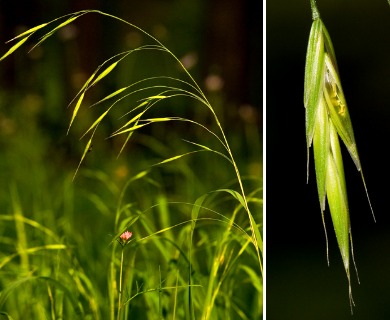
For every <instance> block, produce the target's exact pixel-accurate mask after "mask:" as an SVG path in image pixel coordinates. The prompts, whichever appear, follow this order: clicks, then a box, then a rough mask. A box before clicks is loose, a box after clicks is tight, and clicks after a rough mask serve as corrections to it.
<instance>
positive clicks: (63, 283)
mask: <svg viewBox="0 0 390 320" xmlns="http://www.w3.org/2000/svg"><path fill="white" fill-rule="evenodd" d="M86 14H100V15H103V16H105V17H108V18H110V19H113V20H114V21H115V22H120V23H123V24H125V25H126V26H128V27H129V28H133V29H135V30H137V31H138V32H139V33H141V34H142V35H143V36H144V37H145V38H146V39H148V40H149V43H147V44H144V45H141V46H139V47H137V48H134V49H131V50H127V51H123V52H121V53H118V54H115V55H113V56H112V57H110V58H108V59H106V60H105V61H103V63H101V64H100V65H99V66H98V67H97V69H96V70H95V71H94V72H93V73H92V75H91V76H90V77H89V78H88V79H87V81H86V82H85V83H84V85H83V86H82V87H81V89H80V90H79V92H78V93H77V94H76V96H75V97H74V99H73V100H72V101H71V103H70V104H69V106H73V111H72V114H71V118H70V121H69V126H68V129H67V132H68V134H71V133H72V129H73V128H74V127H75V126H77V120H80V123H81V124H83V125H85V124H86V123H87V122H86V120H85V119H87V120H88V119H92V120H91V122H90V123H88V124H86V128H85V129H82V130H83V131H82V134H81V138H82V139H86V143H85V146H84V148H83V151H82V155H81V159H80V161H79V163H78V166H77V167H76V168H74V173H73V174H67V175H65V177H64V179H58V180H57V182H56V183H55V184H54V185H51V184H50V183H48V184H46V185H44V184H41V185H40V186H39V188H42V189H43V190H42V194H41V196H42V197H41V198H40V199H45V200H43V201H42V203H41V205H40V206H38V207H36V208H33V207H32V206H31V203H29V201H28V200H29V199H28V197H27V198H24V197H20V196H19V193H20V192H19V191H18V186H17V185H15V186H14V187H12V188H11V189H10V199H11V201H10V205H9V208H8V210H5V211H4V212H0V220H2V222H3V223H2V224H1V228H2V231H3V232H2V237H1V238H0V242H1V245H2V247H3V248H4V249H3V250H2V252H1V253H0V283H1V295H0V311H1V314H2V315H3V316H5V317H7V318H8V319H19V318H22V317H23V318H31V319H111V320H114V319H117V320H119V319H220V318H223V317H224V318H226V319H259V318H260V317H261V315H262V252H263V248H262V232H261V230H262V215H261V211H262V188H261V186H260V184H261V179H260V177H259V176H250V175H248V176H242V175H241V173H240V170H239V166H238V164H237V162H236V159H235V157H234V155H233V150H232V148H231V147H230V145H229V142H228V136H227V134H226V133H225V131H224V129H223V126H222V124H221V122H220V121H219V118H218V115H217V114H216V112H215V109H214V108H213V107H212V105H211V104H210V102H209V101H208V99H207V97H206V95H205V94H204V93H203V91H202V89H201V87H200V86H199V85H198V84H197V82H196V81H195V80H194V78H193V77H192V75H191V74H190V73H189V71H188V70H187V69H186V68H185V66H184V65H183V63H182V62H181V61H180V59H178V58H177V57H176V56H175V55H174V54H173V53H172V52H171V51H170V50H169V49H168V48H167V47H165V46H164V45H163V44H162V43H161V42H160V41H159V40H158V39H156V38H155V37H154V36H152V35H151V34H149V33H147V32H146V31H145V30H143V29H140V28H139V27H137V26H135V25H133V24H131V23H129V22H127V21H125V20H123V19H121V18H119V17H116V16H113V15H110V14H107V13H105V12H101V11H97V10H84V11H79V12H75V13H72V14H68V15H65V16H63V17H60V18H56V19H54V20H52V21H50V22H47V23H43V24H40V25H38V26H36V27H33V28H30V29H28V30H27V31H25V32H23V33H21V34H19V35H18V36H17V37H15V38H14V39H12V41H14V42H15V44H14V45H13V46H11V48H10V49H9V50H8V51H7V52H6V53H4V54H3V55H2V56H1V58H0V61H1V60H4V59H5V58H7V57H8V56H9V55H11V54H14V53H15V51H16V50H17V49H19V48H20V47H22V45H24V44H25V43H26V42H27V40H31V39H32V38H33V37H34V36H36V35H37V34H41V36H40V38H39V39H38V40H37V42H36V43H35V45H34V46H33V47H32V49H31V50H33V49H35V48H36V47H37V46H40V45H42V43H43V42H44V41H47V40H48V39H49V38H50V37H51V36H52V35H54V34H55V33H56V32H57V31H59V30H60V29H61V28H64V27H66V26H68V25H69V24H71V23H73V22H74V21H75V20H77V19H79V18H81V17H82V16H84V15H86ZM30 38H31V39H30ZM150 52H152V53H156V54H158V56H160V55H164V54H165V55H168V56H169V57H170V58H171V59H172V65H173V66H174V67H173V68H172V69H173V70H176V71H175V73H174V75H170V74H164V75H160V74H156V75H152V76H147V77H143V78H140V79H138V80H135V81H132V82H131V83H127V84H121V85H120V86H119V87H117V88H115V89H114V91H112V92H109V93H108V94H105V95H103V97H101V98H98V99H97V101H96V102H94V101H92V100H91V99H92V98H91V97H93V94H92V93H91V92H92V91H93V90H94V89H95V88H97V87H99V86H100V87H104V80H106V79H108V78H109V77H110V76H112V75H113V74H115V72H116V71H117V70H118V69H120V68H121V67H122V64H123V63H124V62H125V61H127V60H128V59H131V58H132V57H133V56H134V55H135V54H138V53H141V54H148V53H150ZM177 66H178V67H179V68H180V70H181V71H180V72H179V75H180V76H179V77H178V76H176V75H175V74H177ZM173 100H178V101H179V103H180V105H182V107H181V109H180V110H177V109H175V110H170V106H171V105H172V104H173ZM86 105H89V107H90V108H92V109H89V110H88V112H89V113H91V114H94V113H95V114H96V112H97V115H94V116H96V118H91V116H90V115H89V116H87V113H86V111H87V110H85V107H86ZM200 108H203V109H205V110H206V111H207V112H208V114H209V116H207V117H205V118H204V119H206V121H205V122H204V123H201V122H199V121H198V120H196V119H197V118H196V117H192V118H191V117H190V116H189V115H191V112H190V110H189V109H196V110H198V109H200ZM192 114H194V113H192ZM112 115H113V116H112ZM118 118H119V121H120V122H121V123H120V124H119V125H118V126H117V128H116V129H114V130H113V131H112V132H111V134H109V135H108V136H107V138H108V140H109V141H114V140H115V141H119V142H120V143H121V144H122V145H121V147H120V148H119V152H118V157H119V156H121V157H126V155H127V153H126V148H129V147H132V145H131V143H130V142H131V141H133V140H135V141H137V142H142V141H143V144H144V146H145V147H146V148H145V149H142V148H141V151H135V152H136V155H137V157H136V159H134V157H130V158H131V159H132V162H131V164H118V165H117V168H119V169H121V170H122V171H123V170H124V171H125V172H126V173H125V174H121V173H118V172H119V171H115V172H116V174H117V175H118V176H117V177H116V176H115V173H113V172H112V171H110V169H109V168H110V164H108V163H105V167H104V168H105V170H107V171H104V170H92V169H87V168H85V166H86V164H85V162H87V161H88V159H89V158H91V155H95V154H97V153H98V152H99V151H98V150H96V149H98V148H99V146H100V145H101V143H102V142H101V141H100V139H101V137H102V132H103V133H104V132H106V130H107V128H108V127H110V126H111V125H112V123H117V122H118ZM113 119H114V120H113ZM202 119H203V117H202ZM114 121H115V122H114ZM106 123H108V124H109V125H106ZM180 128H184V129H185V130H183V129H181V131H179V136H180V135H182V136H181V139H177V136H175V130H180ZM188 128H191V131H188V132H189V134H186V130H189V129H188ZM77 130H80V129H79V128H77ZM99 130H100V131H99ZM161 132H164V134H161ZM175 138H176V139H175ZM254 139H259V138H258V137H254ZM176 140H179V141H178V142H177V141H176ZM95 146H97V147H96V148H95ZM131 150H132V151H134V149H133V148H132V149H131ZM131 155H132V154H130V156H131ZM105 159H107V158H105ZM118 161H119V160H118ZM129 167H130V168H131V170H130V173H128V171H129V169H128V168H129ZM123 175H124V176H126V179H125V182H124V179H122V178H121V179H120V178H118V177H119V176H123ZM43 180H44V179H43ZM55 190H57V194H56V193H55ZM53 197H56V199H57V200H56V201H53ZM130 233H131V235H130Z"/></svg>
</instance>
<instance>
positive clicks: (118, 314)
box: [116, 246, 124, 320]
mask: <svg viewBox="0 0 390 320" xmlns="http://www.w3.org/2000/svg"><path fill="white" fill-rule="evenodd" d="M123 249H124V247H123V246H122V252H121V265H120V271H119V297H118V313H117V317H116V318H117V320H119V319H120V315H121V313H122V273H123Z"/></svg>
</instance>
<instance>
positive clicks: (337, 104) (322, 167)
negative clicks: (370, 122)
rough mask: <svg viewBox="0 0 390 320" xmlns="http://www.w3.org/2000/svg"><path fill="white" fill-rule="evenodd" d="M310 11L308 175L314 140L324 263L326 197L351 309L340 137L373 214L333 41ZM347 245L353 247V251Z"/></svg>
mask: <svg viewBox="0 0 390 320" xmlns="http://www.w3.org/2000/svg"><path fill="white" fill-rule="evenodd" d="M311 9H312V16H313V24H312V27H311V31H310V36H309V43H308V48H307V54H306V66H305V83H304V105H305V116H306V143H307V176H309V174H308V173H309V149H310V147H311V145H312V144H313V150H314V165H315V172H316V181H317V189H318V197H319V201H320V207H321V214H322V222H323V225H324V230H325V237H326V251H327V259H328V264H329V254H328V238H327V233H326V227H325V220H324V211H325V205H326V199H328V205H329V210H330V214H331V218H332V223H333V227H334V230H335V234H336V239H337V243H338V246H339V249H340V253H341V256H342V259H343V264H344V268H345V271H346V273H347V278H348V287H349V301H350V306H351V312H352V308H353V306H354V305H355V304H354V301H353V298H352V289H351V277H350V252H351V255H352V261H353V264H354V266H355V270H356V275H357V278H358V281H359V277H358V274H357V269H356V264H355V261H354V256H353V246H352V233H351V224H350V217H349V209H348V198H347V189H346V183H345V177H344V167H343V159H342V155H341V149H340V144H339V137H340V138H341V140H342V141H343V143H344V145H345V146H346V148H347V150H348V152H349V154H350V155H351V157H352V159H353V161H354V163H355V165H356V168H357V169H358V171H360V173H361V177H362V180H363V185H364V189H365V191H366V194H367V198H368V202H369V205H370V208H371V212H372V215H373V217H374V221H375V216H374V212H373V209H372V206H371V202H370V199H369V197H368V192H367V187H366V183H365V180H364V176H363V171H362V167H361V164H360V159H359V155H358V151H357V148H356V142H355V137H354V133H353V129H352V122H351V118H350V115H349V112H348V108H347V103H346V101H345V97H344V93H343V89H342V87H341V82H340V77H339V73H338V68H337V63H336V56H335V52H334V49H333V45H332V42H331V39H330V36H329V33H328V31H327V30H326V28H325V25H324V23H323V22H322V20H321V19H320V15H319V12H318V10H317V7H316V4H315V0H311ZM349 246H351V249H350V247H349Z"/></svg>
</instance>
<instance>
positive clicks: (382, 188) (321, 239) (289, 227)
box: [266, 0, 390, 320]
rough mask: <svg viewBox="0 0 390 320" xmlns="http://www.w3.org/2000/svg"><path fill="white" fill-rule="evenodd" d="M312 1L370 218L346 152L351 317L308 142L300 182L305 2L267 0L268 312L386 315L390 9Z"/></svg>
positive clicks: (282, 315) (379, 0)
mask: <svg viewBox="0 0 390 320" xmlns="http://www.w3.org/2000/svg"><path fill="white" fill-rule="evenodd" d="M317 6H318V9H319V11H320V14H321V17H322V20H323V22H324V23H325V25H326V27H327V29H328V31H329V34H330V37H331V39H332V42H333V46H334V49H335V52H336V58H337V62H338V66H339V71H340V77H341V82H342V85H343V89H344V94H345V97H346V100H347V103H348V106H349V111H350V114H351V119H352V124H353V126H354V132H355V138H356V142H357V147H358V150H359V154H360V158H361V162H362V166H363V170H364V175H365V180H366V183H367V187H368V192H369V195H370V199H371V202H372V204H373V208H374V211H375V214H376V218H377V223H376V224H375V223H374V221H373V219H372V216H371V212H370V207H369V205H368V202H367V197H366V195H365V191H364V188H363V184H362V181H361V177H360V173H359V172H357V170H356V168H355V166H354V163H353V162H352V160H351V159H350V157H349V155H348V153H347V152H344V153H343V158H344V166H345V170H346V183H347V191H348V196H349V205H350V216H351V227H352V234H353V244H354V253H355V260H356V264H357V268H358V271H359V277H360V281H361V284H360V285H358V283H357V281H356V275H355V272H354V270H351V277H352V292H353V297H354V300H355V303H356V308H355V309H354V315H353V317H351V315H350V308H349V301H348V282H347V278H346V275H345V271H344V268H343V266H342V262H341V256H340V253H339V249H338V247H337V244H336V241H335V235H334V231H333V228H332V224H331V221H330V216H329V211H328V210H326V212H325V220H326V225H327V230H328V238H329V258H330V266H329V267H328V266H327V261H326V247H325V235H324V230H323V226H322V221H321V212H320V208H319V202H318V196H317V189H316V184H315V173H314V161H313V155H312V150H310V172H309V183H308V185H307V184H306V140H305V111H304V106H303V79H304V68H305V55H306V48H307V42H308V38H309V32H310V27H311V23H312V20H311V11H310V1H309V0H305V1H304V0H299V1H287V0H281V1H267V12H266V19H267V21H266V22H267V23H266V25H267V30H266V32H267V43H266V54H267V78H266V84H267V106H266V112H267V119H266V121H267V145H266V146H267V185H266V190H267V213H266V214H267V225H266V230H267V238H266V241H267V245H266V250H267V251H266V252H267V255H266V262H267V270H266V277H267V286H266V287H267V297H266V299H267V319H270V320H274V319H275V320H279V319H302V320H305V319H349V318H353V319H355V320H357V319H387V318H389V316H390V309H389V297H390V296H389V293H388V289H389V287H390V276H389V272H388V270H389V266H390V250H389V247H388V245H389V243H390V236H389V234H390V233H389V222H390V220H389V215H388V202H387V200H388V195H389V187H388V181H389V178H390V177H389V170H388V159H387V146H388V138H389V137H390V96H389V75H390V62H389V52H390V38H389V31H390V7H389V4H388V2H387V1H385V0H376V1H360V0H330V1H321V0H318V1H317ZM343 151H346V150H345V148H344V149H343Z"/></svg>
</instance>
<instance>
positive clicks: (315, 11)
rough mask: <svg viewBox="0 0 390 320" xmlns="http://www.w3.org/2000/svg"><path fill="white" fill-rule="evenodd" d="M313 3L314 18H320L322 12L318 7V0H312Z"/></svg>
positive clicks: (312, 13)
mask: <svg viewBox="0 0 390 320" xmlns="http://www.w3.org/2000/svg"><path fill="white" fill-rule="evenodd" d="M310 4H311V16H312V18H313V20H317V19H319V18H320V12H319V11H318V9H317V4H316V0H310Z"/></svg>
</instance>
